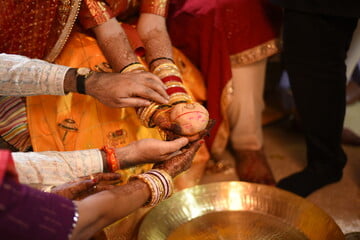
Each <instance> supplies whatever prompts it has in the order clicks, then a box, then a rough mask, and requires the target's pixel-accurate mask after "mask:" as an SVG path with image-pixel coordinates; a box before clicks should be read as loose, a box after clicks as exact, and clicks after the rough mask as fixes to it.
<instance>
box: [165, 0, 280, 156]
mask: <svg viewBox="0 0 360 240" xmlns="http://www.w3.org/2000/svg"><path fill="white" fill-rule="evenodd" d="M167 19H168V32H169V34H170V38H171V40H172V43H173V45H174V46H175V47H177V48H179V49H180V50H181V51H182V52H183V53H184V54H185V55H186V56H187V57H188V58H190V60H191V61H192V62H193V63H194V64H195V65H196V66H197V67H198V68H199V69H200V71H201V72H202V73H203V75H204V78H205V82H206V85H207V93H208V96H207V99H208V100H207V108H208V110H209V112H210V117H211V118H213V119H215V120H216V125H215V127H214V129H213V130H212V133H211V136H210V138H209V141H208V142H207V144H208V146H209V148H210V149H211V150H212V152H213V150H214V149H212V148H211V147H214V146H213V145H214V143H215V145H217V146H218V144H216V141H217V138H221V139H222V140H225V137H221V136H224V134H222V133H220V132H219V129H221V124H222V120H223V116H222V109H221V108H222V107H223V106H221V105H223V102H224V101H223V100H222V95H223V94H224V93H223V89H224V88H225V86H226V84H227V83H228V81H229V80H230V79H231V66H232V65H246V64H250V63H254V62H256V61H259V60H261V59H264V58H266V57H268V56H270V55H273V54H274V53H276V52H277V51H278V46H277V41H276V38H277V37H278V36H279V31H280V23H281V10H280V9H279V8H277V7H275V6H273V5H271V4H270V3H269V2H268V1H267V0H222V1H217V0H172V1H171V2H170V8H169V14H168V18H167ZM229 55H230V56H231V57H230V58H229ZM225 135H226V134H225ZM226 141H227V140H225V142H226ZM223 142H224V141H223ZM220 145H222V147H224V146H225V145H226V143H222V144H220Z"/></svg>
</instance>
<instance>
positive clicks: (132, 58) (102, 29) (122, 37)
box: [92, 18, 138, 72]
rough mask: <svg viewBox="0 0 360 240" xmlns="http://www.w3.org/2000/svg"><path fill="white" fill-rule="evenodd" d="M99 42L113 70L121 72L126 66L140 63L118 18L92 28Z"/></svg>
mask: <svg viewBox="0 0 360 240" xmlns="http://www.w3.org/2000/svg"><path fill="white" fill-rule="evenodd" d="M92 30H93V31H94V33H95V35H96V39H97V42H98V44H99V46H100V48H101V50H102V52H103V54H104V56H105V57H106V59H107V60H108V61H109V63H110V65H111V67H112V69H113V70H114V71H115V72H119V71H120V70H121V69H123V68H124V67H125V66H126V65H128V64H130V63H134V62H138V59H137V57H136V55H135V53H134V51H133V50H132V49H131V47H130V43H129V41H128V39H127V36H126V34H125V32H124V30H123V28H122V27H121V24H120V23H119V22H118V21H117V20H116V18H111V19H109V20H108V21H107V22H105V23H103V24H101V25H98V26H95V27H93V28H92Z"/></svg>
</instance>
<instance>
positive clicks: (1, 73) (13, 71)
mask: <svg viewBox="0 0 360 240" xmlns="http://www.w3.org/2000/svg"><path fill="white" fill-rule="evenodd" d="M68 69H69V67H65V66H60V65H56V64H51V63H48V62H45V61H42V60H37V59H30V58H27V57H23V56H20V55H13V54H4V53H1V54H0V95H7V96H31V95H65V93H64V79H65V74H66V72H67V71H68Z"/></svg>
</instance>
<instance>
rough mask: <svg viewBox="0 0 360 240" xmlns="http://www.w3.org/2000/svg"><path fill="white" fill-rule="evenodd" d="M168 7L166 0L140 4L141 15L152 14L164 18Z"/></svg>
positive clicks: (145, 1) (149, 0)
mask: <svg viewBox="0 0 360 240" xmlns="http://www.w3.org/2000/svg"><path fill="white" fill-rule="evenodd" d="M168 7H169V1H168V0H143V1H142V2H141V9H140V12H141V13H152V14H156V15H160V16H163V17H166V15H167V10H168Z"/></svg>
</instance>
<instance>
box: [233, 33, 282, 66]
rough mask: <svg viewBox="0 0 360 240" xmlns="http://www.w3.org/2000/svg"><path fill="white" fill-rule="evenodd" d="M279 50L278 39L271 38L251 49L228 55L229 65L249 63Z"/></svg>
mask: <svg viewBox="0 0 360 240" xmlns="http://www.w3.org/2000/svg"><path fill="white" fill-rule="evenodd" d="M279 51H280V40H279V39H272V40H270V41H268V42H265V43H263V44H260V45H258V46H256V47H253V48H251V49H248V50H245V51H242V52H240V53H237V54H234V55H231V56H230V61H231V66H233V67H239V66H243V65H247V64H251V63H254V62H257V61H260V60H262V59H264V58H267V57H269V56H271V55H274V54H276V53H278V52H279Z"/></svg>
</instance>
